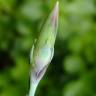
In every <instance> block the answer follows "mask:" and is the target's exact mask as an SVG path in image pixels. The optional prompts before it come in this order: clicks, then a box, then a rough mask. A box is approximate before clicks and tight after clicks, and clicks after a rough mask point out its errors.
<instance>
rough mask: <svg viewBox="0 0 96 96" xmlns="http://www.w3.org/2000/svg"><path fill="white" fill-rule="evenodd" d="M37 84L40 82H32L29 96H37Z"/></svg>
mask: <svg viewBox="0 0 96 96" xmlns="http://www.w3.org/2000/svg"><path fill="white" fill-rule="evenodd" d="M37 85H38V83H32V84H31V85H30V90H29V96H35V92H36V88H37Z"/></svg>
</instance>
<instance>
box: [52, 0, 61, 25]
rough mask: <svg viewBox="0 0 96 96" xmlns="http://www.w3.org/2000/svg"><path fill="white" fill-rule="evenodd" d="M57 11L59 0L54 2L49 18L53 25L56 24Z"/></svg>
mask: <svg viewBox="0 0 96 96" xmlns="http://www.w3.org/2000/svg"><path fill="white" fill-rule="evenodd" d="M58 11H59V1H57V2H56V5H55V7H54V9H53V11H52V14H51V16H52V17H51V20H52V24H53V25H56V23H57V21H58V13H59V12H58Z"/></svg>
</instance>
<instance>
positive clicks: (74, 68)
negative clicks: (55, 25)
mask: <svg viewBox="0 0 96 96" xmlns="http://www.w3.org/2000/svg"><path fill="white" fill-rule="evenodd" d="M59 1H60V15H59V29H58V34H57V40H56V43H55V55H54V58H53V60H52V62H51V64H50V66H49V68H48V70H47V72H46V75H45V76H44V78H43V79H42V81H41V82H40V84H39V86H38V88H37V91H36V96H96V0H59ZM55 3H56V0H0V96H26V94H28V90H29V53H30V49H31V47H32V44H33V41H34V39H35V38H36V37H37V36H38V34H39V33H40V30H41V26H42V25H43V23H44V21H45V20H46V17H47V16H48V15H49V13H50V11H51V10H52V8H53V7H54V5H55ZM46 34H47V33H46Z"/></svg>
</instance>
